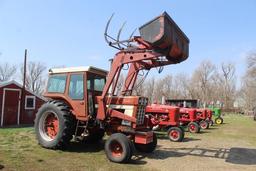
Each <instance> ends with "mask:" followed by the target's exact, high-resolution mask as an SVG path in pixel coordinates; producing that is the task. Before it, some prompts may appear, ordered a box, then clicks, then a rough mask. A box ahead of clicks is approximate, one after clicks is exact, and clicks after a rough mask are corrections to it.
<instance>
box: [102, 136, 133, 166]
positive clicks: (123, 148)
mask: <svg viewBox="0 0 256 171" xmlns="http://www.w3.org/2000/svg"><path fill="white" fill-rule="evenodd" d="M132 152H133V151H132V146H131V140H130V139H128V138H127V137H126V136H125V135H124V134H121V133H115V134H112V135H111V136H110V137H109V138H108V140H107V141H106V143H105V153H106V155H107V158H108V159H109V160H110V161H112V162H115V163H126V162H128V161H129V160H130V159H131V156H132Z"/></svg>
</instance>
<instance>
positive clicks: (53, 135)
mask: <svg viewBox="0 0 256 171" xmlns="http://www.w3.org/2000/svg"><path fill="white" fill-rule="evenodd" d="M74 120H75V119H74V116H73V115H72V113H71V112H70V108H69V107H68V106H67V105H66V104H65V103H64V102H62V101H49V102H47V103H45V104H44V105H42V106H41V108H40V109H39V110H38V112H37V114H36V119H35V133H36V138H37V140H38V143H39V144H40V145H41V146H42V147H44V148H49V149H63V148H65V147H66V146H67V145H68V144H69V142H70V140H71V139H72V135H73V134H74V125H75V124H74Z"/></svg>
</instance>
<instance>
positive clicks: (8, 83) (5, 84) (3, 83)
mask: <svg viewBox="0 0 256 171" xmlns="http://www.w3.org/2000/svg"><path fill="white" fill-rule="evenodd" d="M10 84H15V85H16V86H18V87H20V88H22V87H23V86H22V85H21V84H20V83H18V82H17V81H15V80H12V81H7V82H2V83H0V88H2V87H5V86H8V85H10ZM26 91H27V92H29V93H31V94H33V95H34V96H36V97H38V98H39V99H42V100H44V101H45V100H46V99H45V98H44V97H42V96H40V95H38V94H36V93H34V92H32V91H30V90H28V89H26Z"/></svg>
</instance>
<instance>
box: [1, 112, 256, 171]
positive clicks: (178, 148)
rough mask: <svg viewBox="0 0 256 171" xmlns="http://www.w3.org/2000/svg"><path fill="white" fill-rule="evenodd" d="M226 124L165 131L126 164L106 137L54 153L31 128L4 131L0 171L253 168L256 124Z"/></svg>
mask: <svg viewBox="0 0 256 171" xmlns="http://www.w3.org/2000/svg"><path fill="white" fill-rule="evenodd" d="M224 122H225V123H224V124H223V125H215V126H213V127H211V128H210V129H208V130H203V131H202V132H201V133H199V134H191V133H188V132H186V134H185V139H184V141H183V142H170V141H169V140H168V139H167V137H166V136H165V133H164V132H161V133H160V135H158V146H157V149H156V150H155V151H154V152H153V153H152V154H141V153H136V154H135V155H134V156H133V158H132V161H131V162H130V163H128V164H116V163H112V162H110V161H109V160H108V159H107V158H106V156H105V153H104V141H102V142H100V143H99V144H86V145H83V144H80V145H79V144H76V143H74V144H71V146H70V147H69V148H68V149H67V150H66V151H60V150H56V151H54V150H48V149H44V148H42V147H40V146H39V145H38V144H37V142H36V140H35V135H34V130H33V128H13V129H12V128H11V129H0V170H1V171H2V170H3V171H9V170H11V171H12V170H18V171H19V170H22V171H23V170H24V171H27V170H31V171H39V170H43V171H44V170H47V171H48V170H55V171H58V170H68V171H70V170H72V171H73V170H102V171H106V170H110V171H115V170H118V171H120V170H138V171H143V170H163V171H165V170H166V171H167V170H175V171H179V170H182V171H187V170H188V171H205V170H207V171H211V170H214V171H216V170H218V171H223V170H224V171H236V170H237V171H238V170H239V171H240V170H243V171H247V170H251V171H255V170H256V122H255V121H253V120H252V118H249V117H245V116H235V115H228V116H225V117H224ZM105 139H106V138H105Z"/></svg>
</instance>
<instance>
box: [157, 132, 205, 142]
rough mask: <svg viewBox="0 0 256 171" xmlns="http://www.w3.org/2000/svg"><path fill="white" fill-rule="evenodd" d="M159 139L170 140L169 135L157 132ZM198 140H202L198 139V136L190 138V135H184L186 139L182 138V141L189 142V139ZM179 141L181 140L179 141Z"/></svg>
mask: <svg viewBox="0 0 256 171" xmlns="http://www.w3.org/2000/svg"><path fill="white" fill-rule="evenodd" d="M157 139H159V140H169V138H168V136H167V135H166V133H165V134H162V133H160V134H157ZM198 140H201V139H197V138H190V137H184V139H183V140H182V142H189V141H198ZM182 142H181V143H182ZM178 143H179V142H178Z"/></svg>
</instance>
